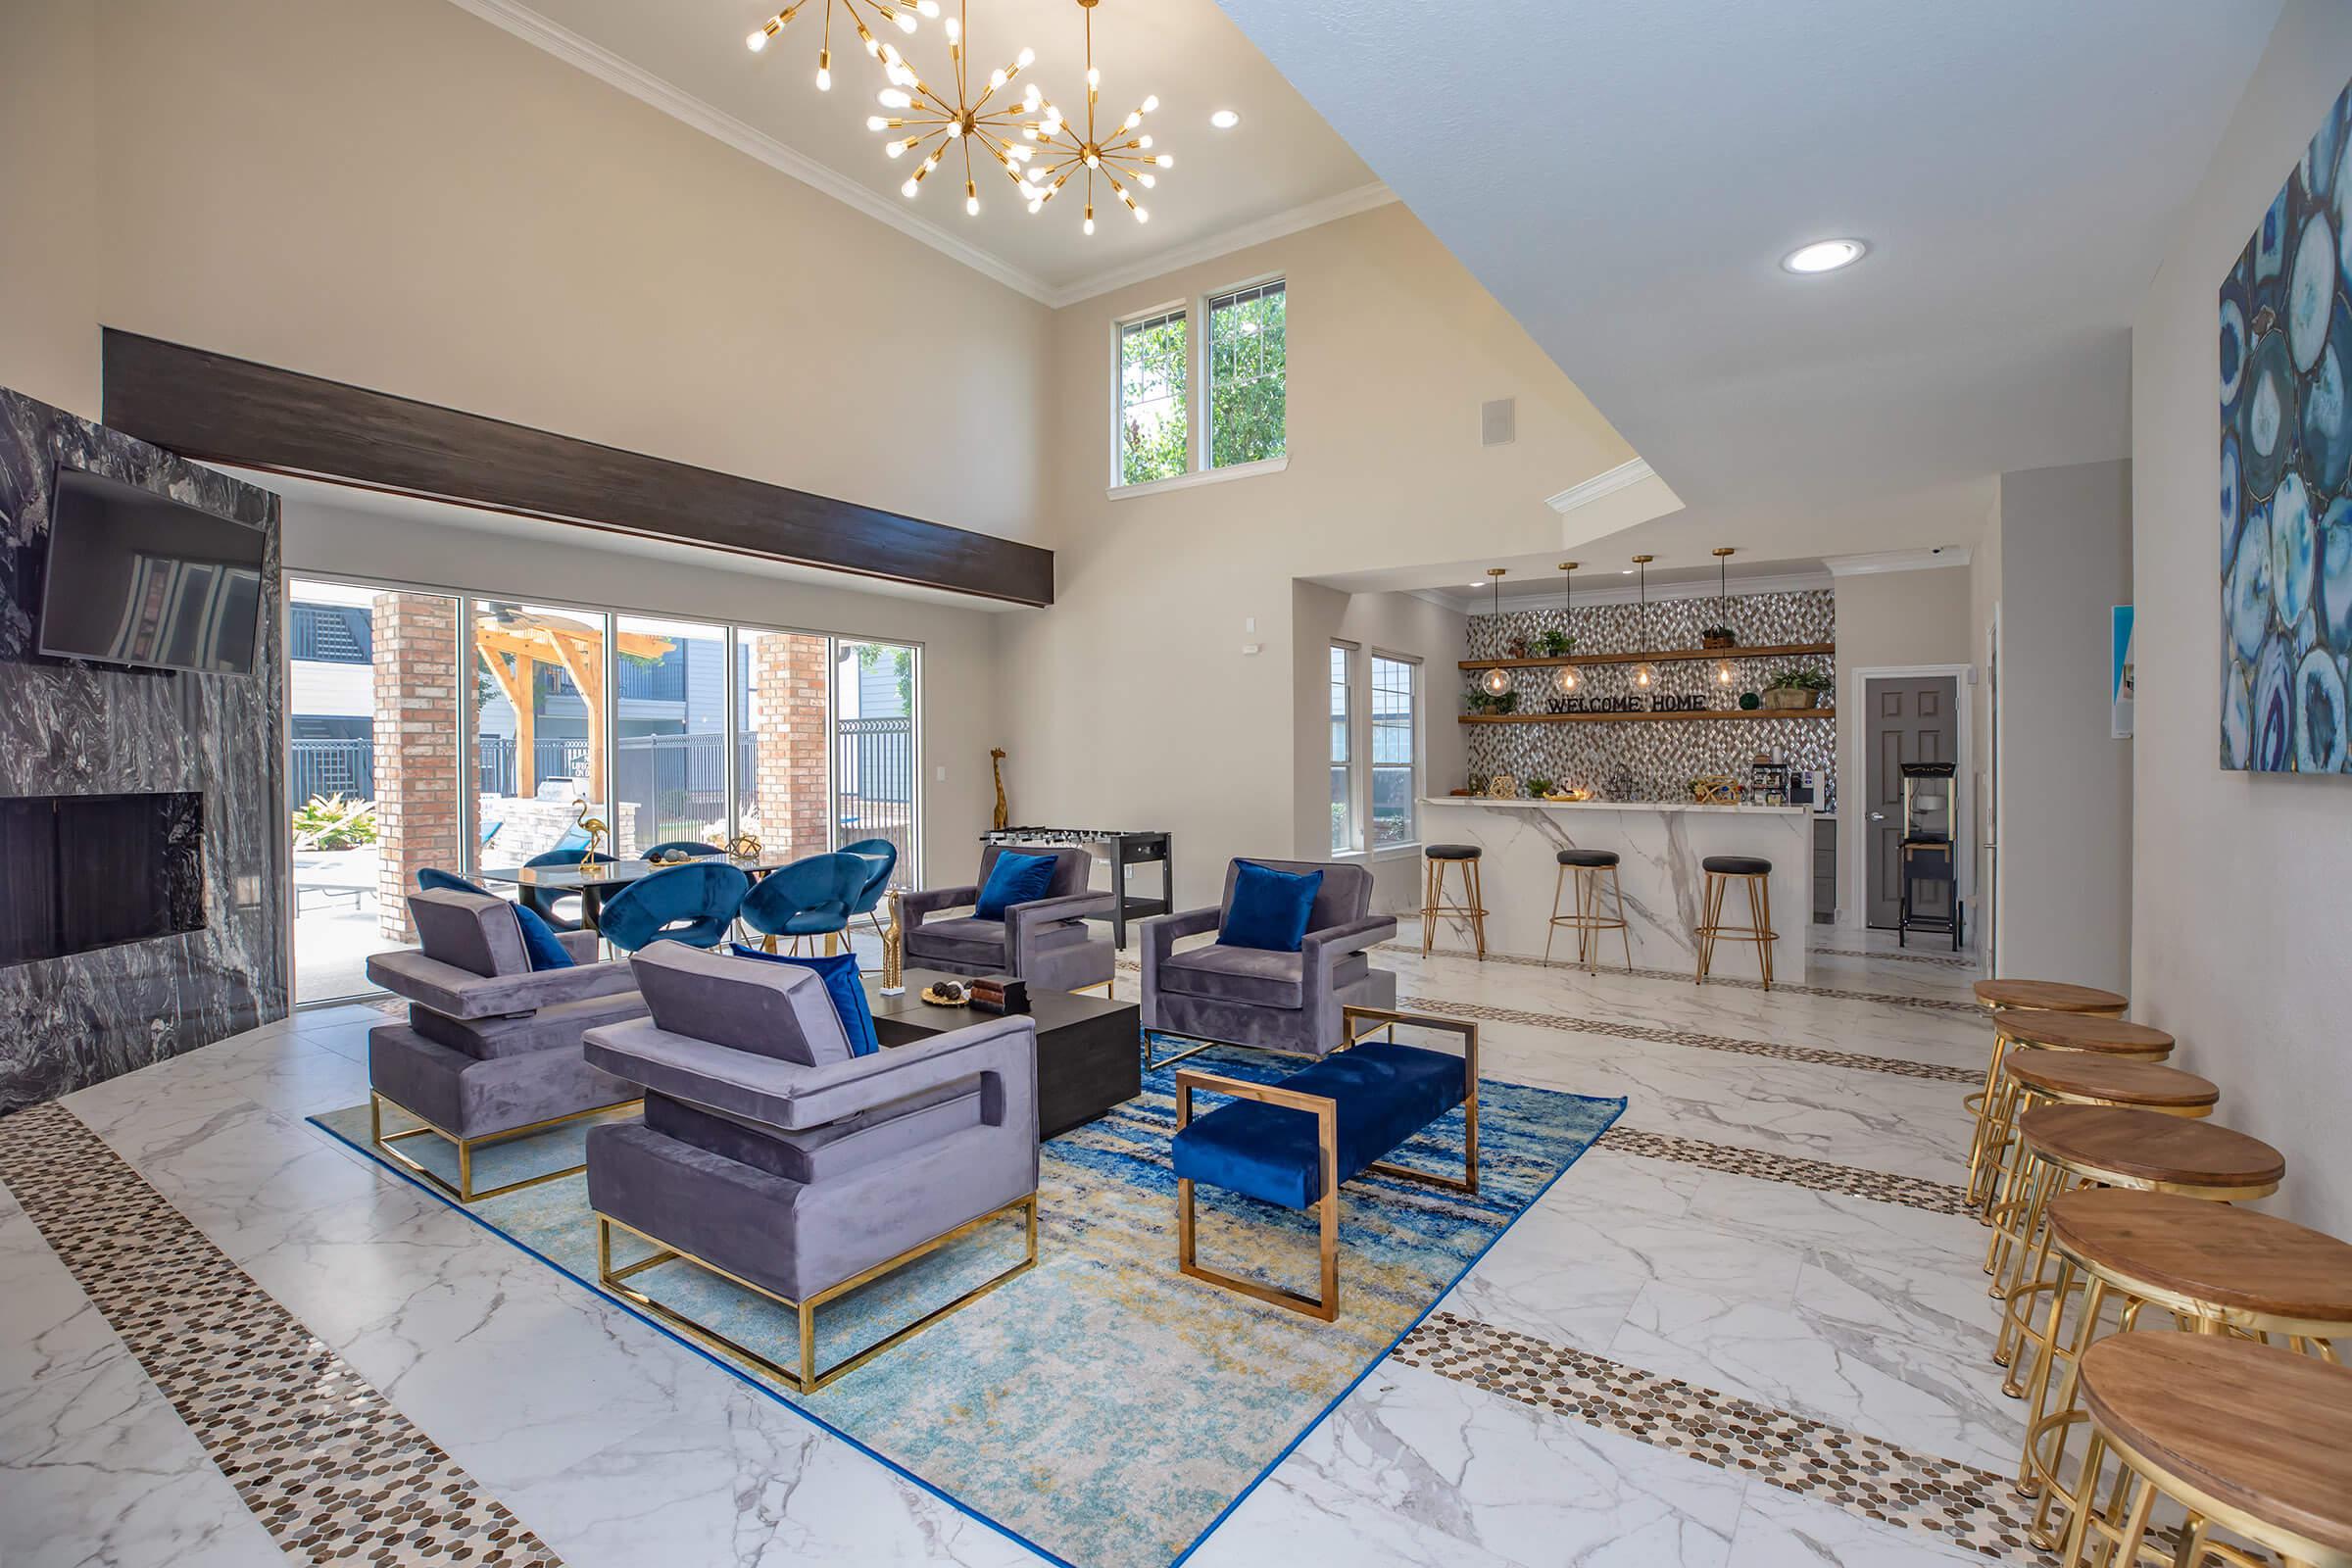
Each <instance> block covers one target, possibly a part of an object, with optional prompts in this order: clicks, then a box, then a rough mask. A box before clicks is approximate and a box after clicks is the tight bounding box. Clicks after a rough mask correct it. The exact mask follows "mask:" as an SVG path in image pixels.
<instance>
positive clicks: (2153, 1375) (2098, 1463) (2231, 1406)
mask: <svg viewBox="0 0 2352 1568" xmlns="http://www.w3.org/2000/svg"><path fill="white" fill-rule="evenodd" d="M2082 1405H2083V1408H2084V1409H2085V1410H2087V1411H2088V1412H2089V1413H2090V1424H2091V1425H2090V1442H2089V1444H2088V1445H2087V1447H2086V1451H2085V1453H2084V1455H2083V1463H2084V1475H2085V1477H2086V1480H2085V1482H2084V1484H2083V1487H2082V1495H2083V1497H2084V1498H2086V1499H2094V1498H2096V1497H2097V1496H2098V1495H2099V1483H2100V1470H2101V1468H2102V1467H2103V1465H2104V1464H2105V1461H2106V1460H2107V1459H2109V1458H2111V1457H2112V1458H2113V1459H2114V1460H2115V1461H2116V1464H2117V1467H2118V1474H2117V1475H2116V1477H2115V1480H2114V1482H2113V1484H2112V1491H2111V1492H2110V1493H2109V1495H2108V1500H2107V1505H2106V1507H2105V1508H2103V1509H2095V1508H2092V1507H2084V1508H2079V1509H2077V1510H2076V1512H2075V1517H2074V1522H2073V1524H2072V1526H2071V1527H2070V1528H2069V1529H2068V1531H2067V1534H2066V1546H2065V1549H2064V1551H2062V1552H2061V1553H2060V1559H2059V1560H2060V1561H2061V1562H2063V1563H2064V1564H2065V1565H2066V1568H2075V1565H2076V1564H2078V1563H2081V1562H2084V1561H2086V1560H2088V1558H2089V1557H2092V1556H2095V1557H2097V1558H2099V1559H2101V1560H2107V1547H2108V1546H2110V1545H2112V1546H2113V1547H2114V1548H2115V1555H2114V1557H2113V1559H2112V1560H2113V1561H2114V1562H2115V1563H2116V1564H2118V1565H2119V1568H2134V1565H2136V1564H2137V1563H2138V1562H2140V1561H2141V1560H2142V1559H2141V1556H2140V1550H2141V1546H2142V1544H2143V1543H2145V1542H2146V1541H2147V1538H2148V1534H2149V1531H2150V1527H2151V1526H2154V1525H2156V1524H2157V1523H2158V1521H2157V1519H2156V1504H2157V1502H2158V1500H2159V1499H2169V1501H2170V1502H2171V1504H2172V1506H2173V1507H2175V1508H2179V1509H2180V1510H2182V1512H2183V1514H2184V1517H2183V1518H2181V1519H2180V1521H2179V1524H2180V1531H2181V1534H2180V1542H2179V1545H2178V1548H2177V1549H2176V1550H2174V1551H2172V1552H2170V1553H2169V1555H2170V1557H2171V1560H2172V1561H2174V1562H2175V1563H2181V1564H2191V1565H2194V1564H2202V1563H2203V1562H2205V1561H2206V1559H2207V1557H2208V1556H2209V1555H2210V1556H2219V1557H2221V1558H2222V1559H2223V1560H2224V1561H2225V1562H2234V1563H2251V1562H2256V1561H2259V1560H2260V1559H2258V1558H2255V1557H2252V1556H2250V1555H2249V1554H2248V1553H2246V1552H2244V1551H2242V1550H2239V1549H2236V1548H2235V1547H2232V1546H2228V1545H2225V1544H2223V1543H2220V1542H2216V1541H2212V1540H2210V1539H2208V1533H2209V1532H2210V1531H2211V1530H2212V1529H2213V1528H2214V1527H2216V1526H2219V1527H2221V1528H2222V1529H2224V1530H2227V1531H2229V1533H2231V1534H2232V1535H2235V1536H2239V1537H2242V1538H2243V1539H2245V1540H2246V1541H2248V1542H2251V1543H2252V1544H2254V1545H2256V1546H2258V1547H2261V1548H2262V1549H2263V1550H2265V1551H2269V1552H2272V1553H2274V1554H2275V1555H2276V1558H2277V1560H2278V1562H2280V1563H2282V1564H2284V1565H2285V1568H2352V1370H2347V1369H2346V1368H2344V1367H2340V1366H2331V1365H2329V1364H2328V1363H2327V1362H2325V1361H2319V1360H2315V1359H2313V1358H2312V1357H2310V1356H2308V1355H2297V1354H2295V1353H2294V1352H2293V1351H2291V1350H2281V1349H2278V1348H2273V1347H2271V1346H2267V1345H2249V1344H2247V1343H2246V1342H2245V1341H2243V1340H2227V1339H2217V1338H2213V1337H2210V1336H2207V1335H2202V1334H2117V1335H2111V1336H2110V1337H2108V1338H2107V1339H2104V1340H2101V1341H2099V1342H2098V1343H2097V1344H2096V1345H2093V1346H2092V1347H2090V1348H2089V1349H2087V1350H2085V1351H2083V1352H2082ZM2167 1511H2168V1513H2169V1511H2170V1510H2169V1509H2168V1510H2167ZM2173 1523H2174V1521H2173V1520H2171V1519H2170V1518H2167V1519H2166V1520H2164V1521H2163V1524H2164V1525H2165V1526H2168V1527H2169V1526H2171V1525H2173ZM2094 1535H2095V1537H2096V1538H2097V1549H2096V1550H2095V1551H2092V1552H2090V1553H2087V1554H2086V1552H2085V1549H2084V1548H2085V1547H2086V1546H2090V1545H2091V1544H2092V1538H2093V1537H2094ZM2167 1544H2170V1543H2169V1542H2168V1543H2167Z"/></svg>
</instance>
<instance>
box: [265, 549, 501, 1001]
mask: <svg viewBox="0 0 2352 1568" xmlns="http://www.w3.org/2000/svg"><path fill="white" fill-rule="evenodd" d="M286 598H287V624H286V631H287V635H286V653H287V681H286V692H287V705H286V707H287V714H286V731H287V758H286V778H287V784H288V789H287V792H286V793H287V797H288V799H287V803H286V804H287V811H288V820H289V830H290V832H291V834H292V838H293V857H292V864H293V868H294V889H293V892H294V897H293V899H292V901H291V903H292V907H293V911H294V913H293V924H294V929H293V956H294V986H295V989H294V1000H295V1001H296V1002H297V1003H312V1002H332V1001H335V1000H337V999H339V998H343V997H351V996H358V995H361V994H363V993H365V992H368V991H370V990H372V989H374V988H373V987H372V986H371V985H370V984H369V982H368V976H367V962H368V955H369V954H371V953H381V952H383V951H385V950H387V949H391V948H403V947H409V946H412V945H413V944H414V943H415V941H416V936H415V933H414V932H413V931H412V930H411V929H410V927H409V916H408V906H407V905H406V903H405V902H404V895H405V894H406V892H407V890H408V889H409V888H410V887H411V886H413V885H414V883H413V880H412V879H413V877H414V875H415V872H416V869H417V867H418V866H422V865H445V866H456V865H458V864H460V863H462V857H461V850H462V848H463V846H462V845H461V843H460V840H459V835H460V833H461V831H462V828H461V818H462V814H463V813H462V812H461V810H460V809H459V807H460V786H461V782H462V780H461V760H460V748H459V745H458V737H459V726H460V723H461V718H460V710H459V702H458V698H459V688H458V675H459V668H460V665H459V662H458V661H459V657H460V642H459V637H458V601H457V600H456V599H455V598H454V597H452V596H449V595H446V594H429V593H410V592H405V591H392V590H386V589H379V588H370V587H361V586H357V585H354V584H348V583H337V582H326V581H321V580H319V579H315V578H307V577H295V578H290V579H289V580H288V582H287V585H286Z"/></svg>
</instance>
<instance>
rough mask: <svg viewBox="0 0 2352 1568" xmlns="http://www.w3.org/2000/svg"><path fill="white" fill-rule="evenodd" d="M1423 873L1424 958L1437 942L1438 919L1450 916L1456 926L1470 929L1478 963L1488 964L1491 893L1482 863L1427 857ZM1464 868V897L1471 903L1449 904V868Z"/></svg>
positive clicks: (1473, 860) (1422, 924)
mask: <svg viewBox="0 0 2352 1568" xmlns="http://www.w3.org/2000/svg"><path fill="white" fill-rule="evenodd" d="M1422 865H1423V867H1424V869H1423V871H1422V873H1421V956H1423V957H1424V958H1426V957H1428V956H1429V954H1430V944H1431V943H1432V942H1434V941H1435V940H1436V939H1437V934H1438V919H1439V917H1440V916H1441V915H1450V916H1452V917H1453V919H1454V921H1455V923H1456V924H1459V925H1463V926H1467V927H1468V928H1469V931H1470V936H1471V940H1472V942H1473V944H1474V945H1475V946H1476V948H1477V952H1478V961H1479V962H1481V963H1484V962H1486V961H1487V890H1486V883H1485V881H1484V879H1483V878H1482V877H1481V876H1480V875H1479V869H1478V861H1476V860H1475V859H1471V860H1453V859H1436V858H1425V859H1424V860H1423V861H1422ZM1449 865H1458V866H1460V867H1461V868H1462V875H1461V883H1462V892H1461V897H1463V898H1465V899H1467V900H1469V901H1470V902H1469V903H1467V904H1447V903H1446V867H1447V866H1449Z"/></svg>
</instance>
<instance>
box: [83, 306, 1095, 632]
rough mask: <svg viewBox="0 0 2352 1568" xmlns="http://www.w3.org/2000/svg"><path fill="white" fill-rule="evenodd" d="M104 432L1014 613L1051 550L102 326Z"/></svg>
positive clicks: (1032, 596)
mask: <svg viewBox="0 0 2352 1568" xmlns="http://www.w3.org/2000/svg"><path fill="white" fill-rule="evenodd" d="M104 368H105V377H106V379H105V391H104V408H105V415H104V417H105V422H106V423H107V424H108V425H110V426H112V427H113V428H115V429H118V430H121V431H123V432H124V433H125V434H127V435H132V436H136V437H137V438H139V439H140V440H142V441H152V442H153V443H155V444H156V445H157V446H160V447H165V448H168V449H170V450H171V451H173V452H177V453H179V454H181V455H182V456H185V457H190V458H194V459H197V460H198V461H200V462H213V463H228V464H236V465H238V466H244V467H252V468H261V469H265V470H269V471H272V472H277V473H289V474H302V475H309V476H316V477H319V478H327V479H340V480H345V481H348V482H351V483H354V484H358V485H364V486H367V487H368V488H371V489H377V490H387V491H392V492H395V493H397V494H402V495H412V496H425V497H430V498H432V499H435V500H441V501H453V502H459V503H463V504H466V505H471V506H480V507H487V508H490V509H492V510H495V511H499V512H508V513H514V514H517V515H523V516H532V517H545V518H548V519H551V520H553V521H557V522H567V523H578V524H584V525H586V526H589V527H597V528H607V529H616V530H620V531H623V532H627V533H634V534H642V535H647V536H650V537H654V538H660V539H673V540H677V541H680V542H682V543H685V544H694V545H704V546H709V547H711V548H712V549H717V550H728V551H734V552H737V553H739V554H743V555H750V556H762V557H765V558H767V559H769V560H773V561H789V562H793V563H795V564H800V565H806V566H817V567H822V568H824V569H827V570H832V571H842V572H852V573H856V574H857V575H859V576H864V577H879V578H884V579H887V580H889V581H891V582H903V583H914V584H919V585H921V586H923V587H927V588H942V589H947V590H949V591H951V592H956V593H966V594H974V595H978V596H981V597H983V598H989V599H1001V600H1007V601H1010V602H1012V603H1014V604H1022V605H1050V604H1052V603H1053V602H1054V552H1052V551H1051V550H1044V549H1040V548H1039V547H1037V546H1035V545H1025V544H1020V543H1017V542H1015V541H1013V540H1010V539H1000V538H997V537H996V536H995V535H993V534H985V533H975V532H973V531H972V530H970V529H966V528H956V527H951V526H949V525H948V524H946V523H939V522H926V521H924V520H922V519H921V518H919V517H907V516H902V515H899V514H897V513H895V512H882V511H879V510H877V509H875V508H872V507H863V506H859V505H858V504H857V503H855V502H850V501H836V500H834V499H833V498H831V497H830V496H819V495H811V494H809V492H808V491H806V490H793V489H789V488H787V487H785V486H783V485H775V484H765V483H762V482H760V480H757V479H746V478H743V477H741V476H739V475H736V474H731V473H719V472H716V471H714V470H712V469H710V468H698V467H695V466H691V465H689V464H683V463H672V462H670V461H668V460H666V459H663V458H654V457H648V456H646V455H645V454H643V453H639V452H624V451H622V450H620V449H619V448H617V447H608V446H600V445H598V444H597V443H596V442H593V441H581V440H577V439H575V438H573V437H571V436H564V435H557V434H554V433H553V432H551V431H547V430H535V429H532V428H531V427H530V426H528V425H520V424H512V423H509V422H508V421H506V420H504V419H493V418H488V417H484V416H482V415H478V414H466V413H464V412H461V411H460V410H456V409H446V408H442V407H440V406H438V405H436V404H431V403H419V402H417V401H415V400H414V399H410V398H402V397H394V396H392V395H391V394H389V393H385V392H372V391H369V390H368V389H367V388H366V387H356V386H350V385H347V384H345V383H343V382H340V381H329V380H326V379H324V378H322V377H319V376H315V375H304V374H301V373H299V372H297V371H293V370H281V369H278V368H275V367H273V366H268V365H257V364H255V363H254V362H252V361H250V360H239V359H232V358H230V357H229V356H227V355H225V354H213V353H209V352H207V351H205V350H203V349H192V348H188V347H185V346H184V345H181V344H177V343H168V342H165V341H163V340H162V339H160V338H152V337H144V336H141V335H139V334H138V333H135V332H124V331H121V330H119V329H117V328H114V327H108V328H106V330H105V348H104Z"/></svg>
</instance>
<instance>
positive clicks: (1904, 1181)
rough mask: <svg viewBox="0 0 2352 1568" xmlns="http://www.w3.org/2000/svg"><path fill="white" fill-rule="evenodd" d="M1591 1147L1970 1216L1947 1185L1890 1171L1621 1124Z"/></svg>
mask: <svg viewBox="0 0 2352 1568" xmlns="http://www.w3.org/2000/svg"><path fill="white" fill-rule="evenodd" d="M1593 1148H1595V1149H1609V1150H1614V1151H1616V1152H1618V1153H1620V1154H1639V1155H1641V1156H1642V1158H1644V1159H1671V1160H1674V1161H1676V1162H1677V1163H1679V1164H1684V1165H1702V1166H1704V1167H1706V1168H1707V1169H1708V1170H1720V1171H1727V1172H1729V1173H1730V1174H1732V1175H1734V1176H1753V1177H1754V1178H1756V1179H1757V1180H1758V1181H1766V1182H1786V1183H1787V1184H1788V1185H1789V1186H1791V1187H1803V1188H1808V1189H1810V1190H1812V1191H1813V1192H1817V1193H1850V1194H1851V1195H1853V1196H1854V1197H1856V1198H1868V1199H1873V1200H1875V1201H1879V1202H1882V1203H1901V1204H1904V1205H1905V1206H1907V1207H1910V1208H1924V1209H1926V1210H1927V1211H1928V1212H1930V1213H1932V1214H1972V1213H1974V1212H1976V1210H1975V1209H1973V1208H1972V1207H1970V1206H1969V1202H1968V1195H1967V1194H1966V1193H1965V1192H1964V1191H1963V1190H1962V1189H1960V1188H1958V1187H1955V1186H1953V1185H1952V1184H1951V1183H1949V1182H1932V1181H1929V1180H1927V1179H1926V1178H1925V1177H1921V1176H1897V1175H1896V1174H1894V1173H1893V1172H1892V1171H1884V1170H1865V1169H1863V1168H1862V1167H1860V1166H1858V1165H1833V1164H1831V1163H1830V1162H1829V1161H1828V1160H1826V1159H1802V1158H1799V1157H1797V1156H1795V1155H1793V1154H1775V1153H1770V1152H1766V1151H1764V1150H1761V1149H1741V1148H1740V1147H1739V1146H1738V1145H1736V1144H1712V1143H1708V1142H1706V1141H1705V1140H1703V1139H1698V1138H1677V1137H1675V1136H1673V1135H1672V1134H1669V1133H1650V1132H1642V1131H1641V1130H1640V1129H1638V1128H1632V1127H1627V1126H1624V1125H1623V1124H1620V1125H1618V1126H1615V1127H1612V1128H1610V1129H1609V1130H1608V1131H1607V1132H1605V1133H1602V1134H1601V1135H1600V1137H1599V1138H1598V1139H1596V1140H1594V1142H1593Z"/></svg>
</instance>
